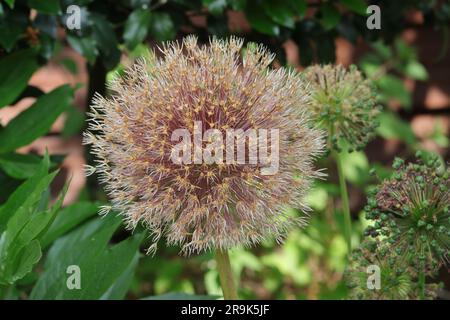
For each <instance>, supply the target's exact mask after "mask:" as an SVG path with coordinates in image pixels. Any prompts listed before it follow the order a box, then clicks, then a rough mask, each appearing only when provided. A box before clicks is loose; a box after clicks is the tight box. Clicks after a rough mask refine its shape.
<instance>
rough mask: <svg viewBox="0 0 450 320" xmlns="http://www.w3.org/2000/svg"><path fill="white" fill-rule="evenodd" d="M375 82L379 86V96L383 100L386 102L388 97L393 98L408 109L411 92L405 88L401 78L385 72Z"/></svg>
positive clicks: (410, 101)
mask: <svg viewBox="0 0 450 320" xmlns="http://www.w3.org/2000/svg"><path fill="white" fill-rule="evenodd" d="M376 83H377V85H378V87H379V88H380V91H381V98H382V100H383V101H384V102H388V101H389V100H390V99H395V100H397V101H399V102H400V103H401V104H402V105H403V106H404V107H406V108H408V109H409V108H410V107H411V103H412V98H411V93H410V92H409V91H408V90H407V89H406V87H405V85H404V84H403V81H402V80H401V79H399V78H397V77H395V76H392V75H390V74H387V75H384V76H382V77H381V78H380V79H379V80H377V82H376Z"/></svg>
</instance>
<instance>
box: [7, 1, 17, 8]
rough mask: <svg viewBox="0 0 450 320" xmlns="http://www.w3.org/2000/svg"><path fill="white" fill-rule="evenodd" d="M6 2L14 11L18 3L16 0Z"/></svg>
mask: <svg viewBox="0 0 450 320" xmlns="http://www.w3.org/2000/svg"><path fill="white" fill-rule="evenodd" d="M5 2H6V3H7V4H8V6H9V7H10V8H11V9H14V2H16V0H5Z"/></svg>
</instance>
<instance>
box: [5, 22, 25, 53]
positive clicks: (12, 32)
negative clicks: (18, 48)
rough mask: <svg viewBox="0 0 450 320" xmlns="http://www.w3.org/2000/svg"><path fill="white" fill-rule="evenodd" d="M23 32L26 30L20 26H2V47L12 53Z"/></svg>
mask: <svg viewBox="0 0 450 320" xmlns="http://www.w3.org/2000/svg"><path fill="white" fill-rule="evenodd" d="M23 31H24V29H23V28H22V27H21V26H20V25H16V24H13V25H11V24H9V25H6V24H0V45H1V46H2V47H3V48H5V49H6V51H10V50H11V49H12V48H13V47H14V45H15V44H16V42H17V40H19V38H20V36H21V35H22V33H23Z"/></svg>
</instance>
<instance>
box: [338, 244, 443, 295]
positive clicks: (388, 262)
mask: <svg viewBox="0 0 450 320" xmlns="http://www.w3.org/2000/svg"><path fill="white" fill-rule="evenodd" d="M377 276H379V279H377ZM369 277H371V279H369ZM417 279H418V274H417V270H416V269H415V268H413V267H412V266H410V265H408V264H405V262H404V261H403V259H401V257H400V256H398V255H396V254H395V253H392V252H390V251H389V249H388V248H387V247H385V246H384V245H383V243H382V242H377V241H375V240H372V239H366V240H364V241H363V242H362V243H361V245H360V247H359V248H358V249H357V250H355V251H354V252H353V253H352V255H351V257H350V261H349V265H348V268H347V269H346V271H345V273H344V280H345V283H346V285H347V286H348V288H349V289H350V293H349V298H350V299H359V300H386V299H389V300H404V299H419V297H420V288H419V285H418V281H417ZM377 280H379V282H378V283H377ZM368 285H370V286H372V287H368ZM378 285H379V287H377V286H378ZM437 290H438V285H437V284H427V285H426V286H425V298H426V299H433V298H435V297H436V294H437Z"/></svg>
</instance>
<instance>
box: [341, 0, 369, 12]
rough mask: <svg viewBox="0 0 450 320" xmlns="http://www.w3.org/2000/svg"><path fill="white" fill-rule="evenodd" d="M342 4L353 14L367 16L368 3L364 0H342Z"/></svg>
mask: <svg viewBox="0 0 450 320" xmlns="http://www.w3.org/2000/svg"><path fill="white" fill-rule="evenodd" d="M340 3H342V5H343V6H344V7H346V8H348V9H350V10H351V11H353V12H356V13H358V14H360V15H363V16H365V15H366V14H367V13H366V10H367V3H366V2H365V1H364V0H341V1H340Z"/></svg>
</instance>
